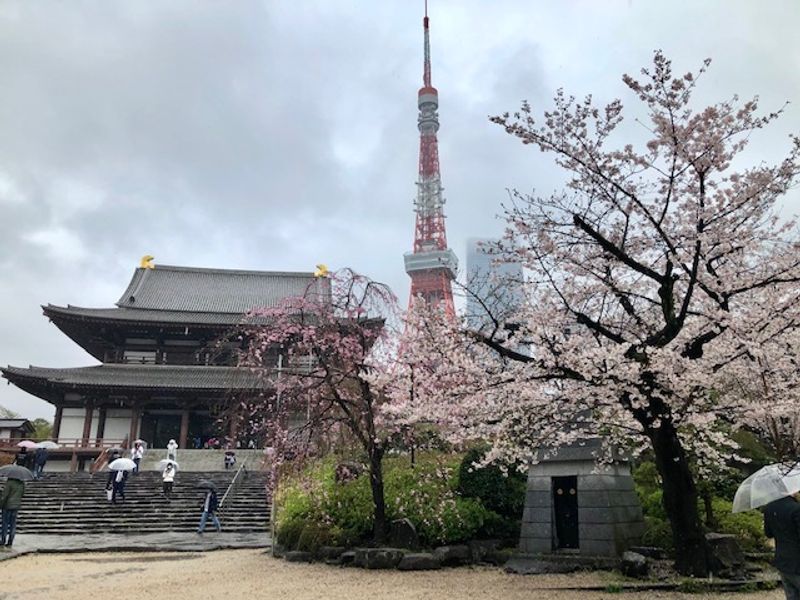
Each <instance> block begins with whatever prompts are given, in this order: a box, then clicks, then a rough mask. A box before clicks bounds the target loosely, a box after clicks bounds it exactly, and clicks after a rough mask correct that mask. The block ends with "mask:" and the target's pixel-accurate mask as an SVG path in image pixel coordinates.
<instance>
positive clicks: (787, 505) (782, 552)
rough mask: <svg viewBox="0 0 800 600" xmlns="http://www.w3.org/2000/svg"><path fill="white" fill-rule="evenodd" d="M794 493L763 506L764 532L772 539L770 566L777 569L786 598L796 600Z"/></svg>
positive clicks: (798, 526) (799, 570) (798, 532)
mask: <svg viewBox="0 0 800 600" xmlns="http://www.w3.org/2000/svg"><path fill="white" fill-rule="evenodd" d="M797 496H798V494H795V496H787V497H785V498H781V499H780V500H774V501H772V502H770V503H769V504H767V505H766V506H765V507H764V533H765V534H766V535H767V537H770V538H775V560H774V561H773V563H772V564H773V565H774V566H775V568H776V569H778V571H780V574H781V579H782V580H783V591H784V593H785V594H786V598H787V600H800V502H798V501H797V499H796V497H797Z"/></svg>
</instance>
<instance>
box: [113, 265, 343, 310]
mask: <svg viewBox="0 0 800 600" xmlns="http://www.w3.org/2000/svg"><path fill="white" fill-rule="evenodd" d="M312 295H313V296H317V297H319V298H320V299H321V300H323V301H324V300H329V299H330V280H328V279H326V278H315V277H314V275H313V274H312V273H291V272H289V273H282V272H273V271H238V270H228V269H201V268H195V267H174V266H168V265H157V266H156V267H155V268H154V269H142V268H138V269H136V271H135V272H134V274H133V278H132V279H131V282H130V283H129V284H128V288H127V289H126V290H125V292H124V293H123V294H122V297H121V298H120V299H119V301H118V302H117V306H118V307H120V308H125V309H144V310H156V311H172V312H192V313H195V312H199V313H227V314H239V315H241V314H243V313H246V312H247V311H249V310H251V309H253V308H258V307H274V306H277V305H278V304H279V303H280V301H281V300H283V299H284V298H287V297H292V296H312Z"/></svg>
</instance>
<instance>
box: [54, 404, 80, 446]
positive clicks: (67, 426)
mask: <svg viewBox="0 0 800 600" xmlns="http://www.w3.org/2000/svg"><path fill="white" fill-rule="evenodd" d="M85 417H86V409H85V408H65V409H64V410H63V411H62V413H61V429H60V430H59V432H58V439H59V440H66V439H75V438H80V437H82V436H83V420H84V418H85Z"/></svg>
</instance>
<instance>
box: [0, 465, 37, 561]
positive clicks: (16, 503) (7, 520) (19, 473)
mask: <svg viewBox="0 0 800 600" xmlns="http://www.w3.org/2000/svg"><path fill="white" fill-rule="evenodd" d="M0 475H6V476H7V477H8V479H6V484H5V485H4V486H3V491H2V493H0V512H2V515H0V521H1V522H0V548H2V549H3V550H10V549H11V546H12V544H13V543H14V536H15V535H16V533H17V512H18V511H19V507H20V504H21V503H22V495H23V494H24V493H25V483H24V482H25V481H30V480H32V479H33V473H31V472H30V471H29V470H28V469H26V468H25V467H21V466H19V465H8V466H5V467H0Z"/></svg>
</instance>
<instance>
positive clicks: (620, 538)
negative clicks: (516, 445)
mask: <svg viewBox="0 0 800 600" xmlns="http://www.w3.org/2000/svg"><path fill="white" fill-rule="evenodd" d="M594 450H596V446H595V445H593V444H588V445H586V446H584V447H569V448H562V449H560V450H559V451H558V453H557V454H556V455H555V456H553V457H552V458H549V459H547V460H544V461H542V462H540V463H539V464H537V465H534V466H532V467H531V469H530V471H529V473H528V489H527V494H526V498H525V510H524V513H523V517H522V530H521V534H520V546H519V547H520V551H521V552H523V553H525V554H550V553H559V552H561V553H570V554H580V555H590V556H619V555H621V554H622V553H623V552H624V551H625V550H626V549H627V548H629V547H630V546H632V545H636V544H638V543H639V541H640V538H641V535H642V533H643V531H644V520H643V518H642V508H641V505H640V503H639V499H638V497H637V495H636V491H635V489H634V484H633V479H632V477H631V474H630V467H629V465H628V463H627V462H625V461H622V460H620V461H616V462H614V463H612V464H610V465H597V464H596V462H595V460H594Z"/></svg>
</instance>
